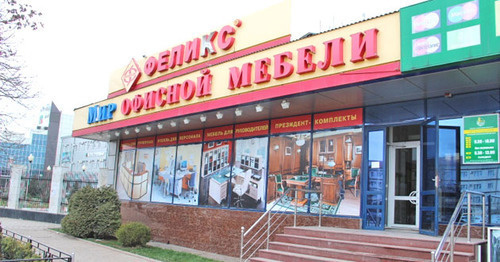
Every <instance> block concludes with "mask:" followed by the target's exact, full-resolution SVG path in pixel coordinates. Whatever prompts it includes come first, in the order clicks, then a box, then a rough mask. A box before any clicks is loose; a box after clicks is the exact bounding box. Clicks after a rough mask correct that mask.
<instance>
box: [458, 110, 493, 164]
mask: <svg viewBox="0 0 500 262" xmlns="http://www.w3.org/2000/svg"><path fill="white" fill-rule="evenodd" d="M498 138H499V137H498V114H491V115H481V116H467V117H464V145H465V148H464V158H463V161H464V164H496V163H499V158H498V145H499V142H498Z"/></svg>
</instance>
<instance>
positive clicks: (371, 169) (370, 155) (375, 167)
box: [361, 127, 386, 230]
mask: <svg viewBox="0 0 500 262" xmlns="http://www.w3.org/2000/svg"><path fill="white" fill-rule="evenodd" d="M365 141H367V143H365V144H367V145H368V146H367V149H363V150H364V152H363V155H366V156H367V157H366V158H364V159H363V162H364V163H363V168H362V170H367V171H364V172H363V174H362V179H361V183H362V187H363V190H361V192H362V193H363V196H362V198H361V199H362V205H361V216H362V218H363V228H365V229H376V230H384V226H385V195H386V194H385V153H386V152H385V148H386V147H385V143H386V142H385V141H386V130H385V128H380V127H378V128H377V127H365ZM365 172H366V173H365Z"/></svg>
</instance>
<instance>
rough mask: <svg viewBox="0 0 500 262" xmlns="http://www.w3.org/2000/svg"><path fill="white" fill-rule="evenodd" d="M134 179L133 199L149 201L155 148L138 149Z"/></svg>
mask: <svg viewBox="0 0 500 262" xmlns="http://www.w3.org/2000/svg"><path fill="white" fill-rule="evenodd" d="M135 155H136V158H135V168H134V176H133V179H132V192H131V194H132V200H139V201H149V199H150V197H151V192H150V191H151V178H152V177H153V156H154V148H141V149H137V153H136V154H135Z"/></svg>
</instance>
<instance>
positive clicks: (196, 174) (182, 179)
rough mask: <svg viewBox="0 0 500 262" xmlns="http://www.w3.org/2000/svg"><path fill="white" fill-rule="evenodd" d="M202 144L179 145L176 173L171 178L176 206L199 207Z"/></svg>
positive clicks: (170, 182) (170, 185)
mask: <svg viewBox="0 0 500 262" xmlns="http://www.w3.org/2000/svg"><path fill="white" fill-rule="evenodd" d="M201 147H202V144H190V145H179V146H178V147H177V160H176V163H175V173H174V176H173V177H170V178H169V189H170V191H169V192H171V193H170V194H171V195H172V197H173V198H174V204H184V205H198V198H199V192H200V190H199V183H200V171H201V169H200V163H201Z"/></svg>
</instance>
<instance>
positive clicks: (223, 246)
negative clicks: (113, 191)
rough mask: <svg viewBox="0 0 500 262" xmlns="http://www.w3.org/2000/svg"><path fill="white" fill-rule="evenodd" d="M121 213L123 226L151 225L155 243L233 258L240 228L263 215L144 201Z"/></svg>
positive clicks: (328, 220) (301, 221)
mask: <svg viewBox="0 0 500 262" xmlns="http://www.w3.org/2000/svg"><path fill="white" fill-rule="evenodd" d="M121 213H122V220H123V222H124V223H125V222H131V221H138V222H142V223H144V224H146V225H147V226H149V227H150V228H151V233H152V238H153V240H154V241H158V242H163V243H169V244H175V245H179V246H184V247H189V248H194V249H197V250H203V251H208V252H212V253H218V254H222V255H227V256H233V257H239V252H240V237H241V236H240V234H241V227H245V228H249V227H250V226H251V225H252V224H253V223H254V222H255V221H256V220H257V219H258V218H259V217H260V216H261V215H262V214H263V212H257V211H242V210H231V209H220V208H208V207H190V206H177V205H165V204H158V203H144V202H122V207H121ZM287 216H288V217H287V221H286V222H285V223H283V225H282V227H284V226H291V225H293V215H287ZM297 225H299V226H313V225H318V216H313V215H300V216H297ZM322 225H323V226H329V227H341V228H352V229H360V228H361V219H360V218H343V217H323V218H322ZM279 231H282V229H280V230H278V232H279Z"/></svg>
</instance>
